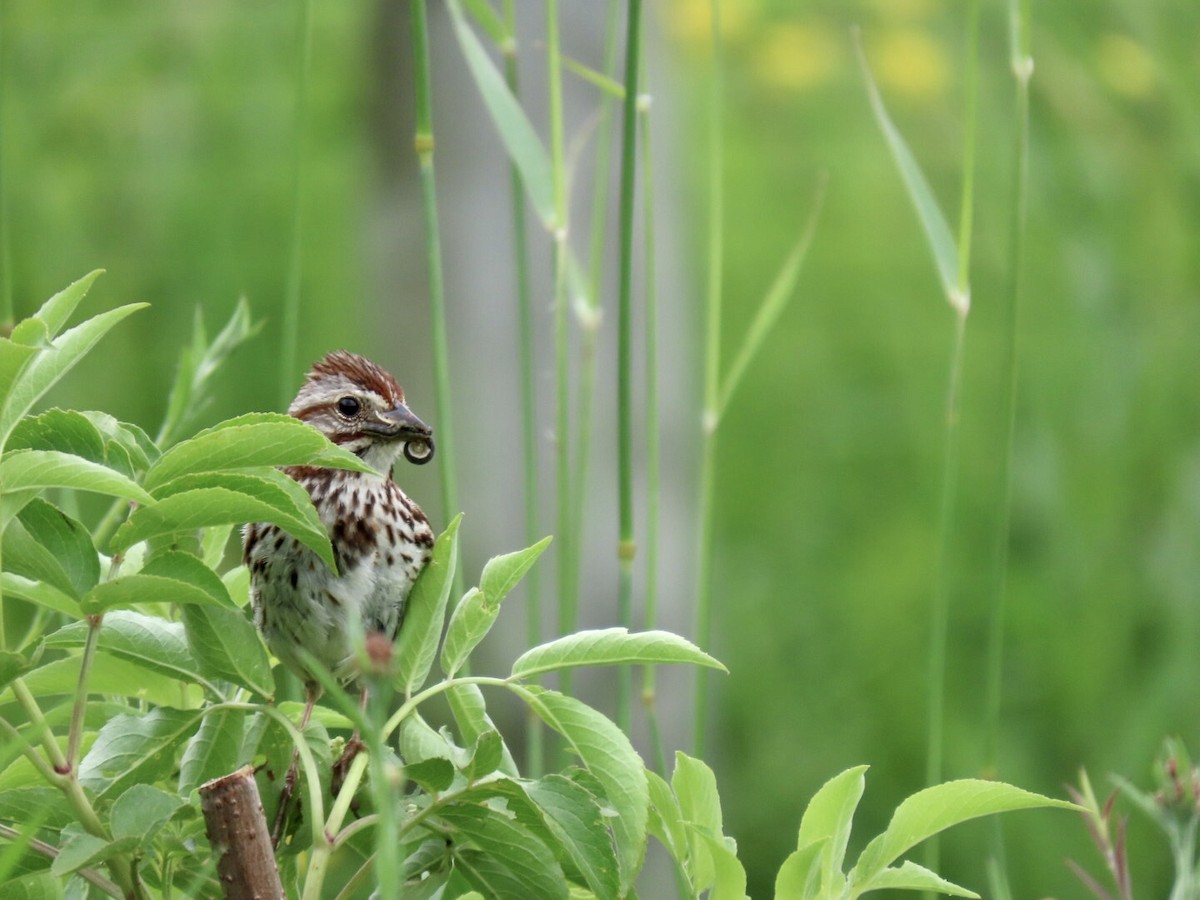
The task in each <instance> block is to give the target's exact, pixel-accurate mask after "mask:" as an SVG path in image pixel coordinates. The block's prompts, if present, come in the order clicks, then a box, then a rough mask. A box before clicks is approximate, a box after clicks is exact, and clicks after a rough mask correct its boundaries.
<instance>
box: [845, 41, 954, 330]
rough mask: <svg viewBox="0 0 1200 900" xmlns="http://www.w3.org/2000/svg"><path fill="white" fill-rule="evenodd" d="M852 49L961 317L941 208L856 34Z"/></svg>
mask: <svg viewBox="0 0 1200 900" xmlns="http://www.w3.org/2000/svg"><path fill="white" fill-rule="evenodd" d="M854 46H855V50H856V51H857V53H858V61H859V64H860V65H861V67H862V72H863V78H864V79H865V80H866V83H867V94H868V96H869V97H870V100H871V110H872V111H873V112H874V114H875V121H876V122H877V123H878V124H879V130H880V131H882V132H883V136H884V138H885V139H886V140H887V144H888V149H889V150H890V151H891V153H892V159H893V160H894V161H895V163H896V168H897V170H898V171H899V172H900V179H901V180H902V181H903V182H904V188H905V190H906V191H908V196H909V199H910V200H912V204H913V207H914V208H915V209H916V212H917V219H918V221H919V222H920V223H921V229H922V230H923V231H924V232H925V238H926V240H927V241H928V242H929V249H930V251H931V252H932V254H933V261H934V264H935V265H936V266H937V272H938V278H939V279H940V280H941V283H942V290H943V291H944V292H945V294H946V298H947V300H948V301H949V302H950V305H951V306H953V307H954V308H955V309H956V310H957V311H958V312H959V313H960V314H962V315H965V314H966V312H967V309H968V307H969V305H970V298H969V297H965V296H962V293H961V291H960V288H959V274H960V273H959V271H958V248H957V245H956V242H955V240H954V235H953V234H952V233H951V231H950V225H949V224H948V223H947V221H946V217H945V215H943V213H942V208H941V207H940V206H939V205H938V202H937V198H936V197H935V196H934V193H933V188H931V187H930V186H929V181H928V180H927V179H926V178H925V173H924V172H922V171H921V166H920V163H918V162H917V158H916V157H915V156H913V152H912V150H910V149H909V146H908V144H907V143H906V142H905V140H904V136H903V135H901V134H900V130H899V129H898V128H897V127H896V125H895V123H893V122H892V118H891V116H889V115H888V111H887V107H886V106H885V105H884V103H883V97H882V95H881V94H880V93H879V87H878V86H877V85H876V84H875V79H874V77H873V76H872V75H871V67H870V66H869V65H868V63H867V57H866V54H865V53H864V52H863V49H862V43H861V41H859V40H858V39H857V33H856V40H855V43H854Z"/></svg>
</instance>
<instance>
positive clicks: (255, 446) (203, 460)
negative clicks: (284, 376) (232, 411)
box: [145, 413, 374, 491]
mask: <svg viewBox="0 0 1200 900" xmlns="http://www.w3.org/2000/svg"><path fill="white" fill-rule="evenodd" d="M316 459H320V460H321V464H322V465H325V466H336V467H337V468H342V469H352V470H354V471H358V472H372V471H374V470H373V469H371V467H370V466H368V465H367V464H366V463H364V462H363V461H362V460H361V459H359V458H358V457H357V456H355V455H354V454H353V453H350V452H349V451H348V450H343V449H341V448H340V447H337V446H336V445H334V444H331V443H330V442H329V439H328V438H326V437H325V436H324V435H323V434H321V432H319V431H317V429H315V428H313V427H312V426H311V425H307V424H305V423H304V422H301V421H300V420H299V419H294V418H292V417H291V416H285V415H283V414H281V413H248V414H246V415H243V416H238V417H237V418H234V419H229V420H227V421H225V422H221V423H219V424H217V425H214V426H213V427H212V428H208V429H205V430H204V431H201V432H200V433H199V434H197V435H196V436H195V437H192V438H189V439H188V440H186V441H181V442H179V443H178V444H176V445H175V446H174V447H172V448H171V449H170V450H168V451H167V452H166V453H164V454H163V455H162V456H161V457H160V458H159V460H158V462H156V463H155V464H154V465H153V466H151V467H150V470H149V471H148V472H147V473H146V481H145V483H146V488H147V489H148V490H151V491H153V490H155V488H158V487H161V486H162V485H164V484H166V483H167V482H169V481H172V480H174V479H176V478H180V477H182V476H184V475H192V474H196V473H199V472H216V471H221V470H225V469H248V468H259V467H269V466H301V465H310V464H312V463H313V462H314V460H316Z"/></svg>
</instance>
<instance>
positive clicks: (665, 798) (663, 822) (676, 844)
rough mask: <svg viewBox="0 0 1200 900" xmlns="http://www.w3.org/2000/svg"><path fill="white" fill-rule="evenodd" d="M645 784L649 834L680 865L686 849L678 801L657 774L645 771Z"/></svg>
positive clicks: (685, 838)
mask: <svg viewBox="0 0 1200 900" xmlns="http://www.w3.org/2000/svg"><path fill="white" fill-rule="evenodd" d="M646 783H647V786H648V787H649V789H650V820H649V829H650V833H651V834H653V835H654V836H655V837H656V838H658V841H659V843H660V844H662V845H663V847H665V848H666V849H667V852H668V853H670V854H671V856H672V858H673V859H675V861H676V862H679V863H682V862H683V861H684V859H686V858H687V852H688V847H687V830H686V828H685V827H684V824H683V813H682V812H681V811H680V809H679V801H678V800H676V799H675V793H674V791H672V790H671V786H670V785H669V784H667V782H666V780H665V779H663V777H662V776H661V775H659V774H658V773H657V772H653V771H651V770H650V769H647V770H646Z"/></svg>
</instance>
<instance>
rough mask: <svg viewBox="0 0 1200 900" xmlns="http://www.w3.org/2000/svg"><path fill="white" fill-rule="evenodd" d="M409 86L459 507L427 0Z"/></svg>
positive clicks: (444, 453) (420, 1)
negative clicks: (412, 94)
mask: <svg viewBox="0 0 1200 900" xmlns="http://www.w3.org/2000/svg"><path fill="white" fill-rule="evenodd" d="M412 35H413V37H412V40H413V70H414V71H413V87H414V89H415V91H416V135H415V137H414V139H413V146H414V147H415V149H416V151H417V161H418V164H419V166H420V177H421V200H422V205H423V206H424V210H425V257H426V268H427V269H428V274H429V313H430V315H429V318H430V330H431V332H432V334H431V337H432V338H433V378H434V382H433V386H434V403H435V406H436V408H437V434H438V453H439V454H440V456H441V475H442V478H441V481H442V510H443V513H444V514H445V515H446V516H452V515H455V514H456V513H457V512H458V484H457V480H456V478H455V473H456V471H457V470H456V469H455V465H454V450H455V442H454V422H453V416H452V415H451V408H450V351H449V344H448V341H447V338H446V299H445V285H444V282H443V280H442V239H441V232H440V231H439V228H438V210H437V180H436V178H435V176H434V168H433V151H434V141H433V95H432V89H431V82H432V68H431V66H430V61H429V23H428V18H427V15H426V6H425V0H412ZM453 590H454V595H455V596H459V595H461V594H462V575H461V574H460V571H459V570H457V569H456V570H455V573H454V588H453Z"/></svg>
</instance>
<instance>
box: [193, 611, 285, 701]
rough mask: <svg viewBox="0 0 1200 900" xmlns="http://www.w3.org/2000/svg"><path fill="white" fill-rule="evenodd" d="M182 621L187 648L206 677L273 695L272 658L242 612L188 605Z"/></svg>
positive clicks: (266, 695) (258, 692) (252, 624)
mask: <svg viewBox="0 0 1200 900" xmlns="http://www.w3.org/2000/svg"><path fill="white" fill-rule="evenodd" d="M182 618H183V627H184V632H185V634H186V635H187V642H188V648H189V649H190V650H191V651H192V656H193V657H194V658H195V660H196V662H197V664H198V665H199V667H200V671H201V672H202V673H203V674H204V675H205V676H206V677H208V678H218V679H222V680H225V681H230V682H233V683H234V684H236V685H238V686H239V687H244V688H247V689H249V690H251V691H253V692H254V693H256V694H259V695H261V696H263V697H268V698H269V697H272V696H274V693H275V679H274V678H273V677H272V675H271V658H270V656H269V655H268V654H267V648H266V646H265V645H264V644H263V641H262V638H261V637H260V636H259V633H258V630H257V629H256V628H255V627H254V623H253V622H251V621H250V620H249V619H247V618H246V614H245V613H244V612H243V611H242V610H240V609H217V608H214V607H201V606H188V607H185V608H184V609H183V612H182Z"/></svg>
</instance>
